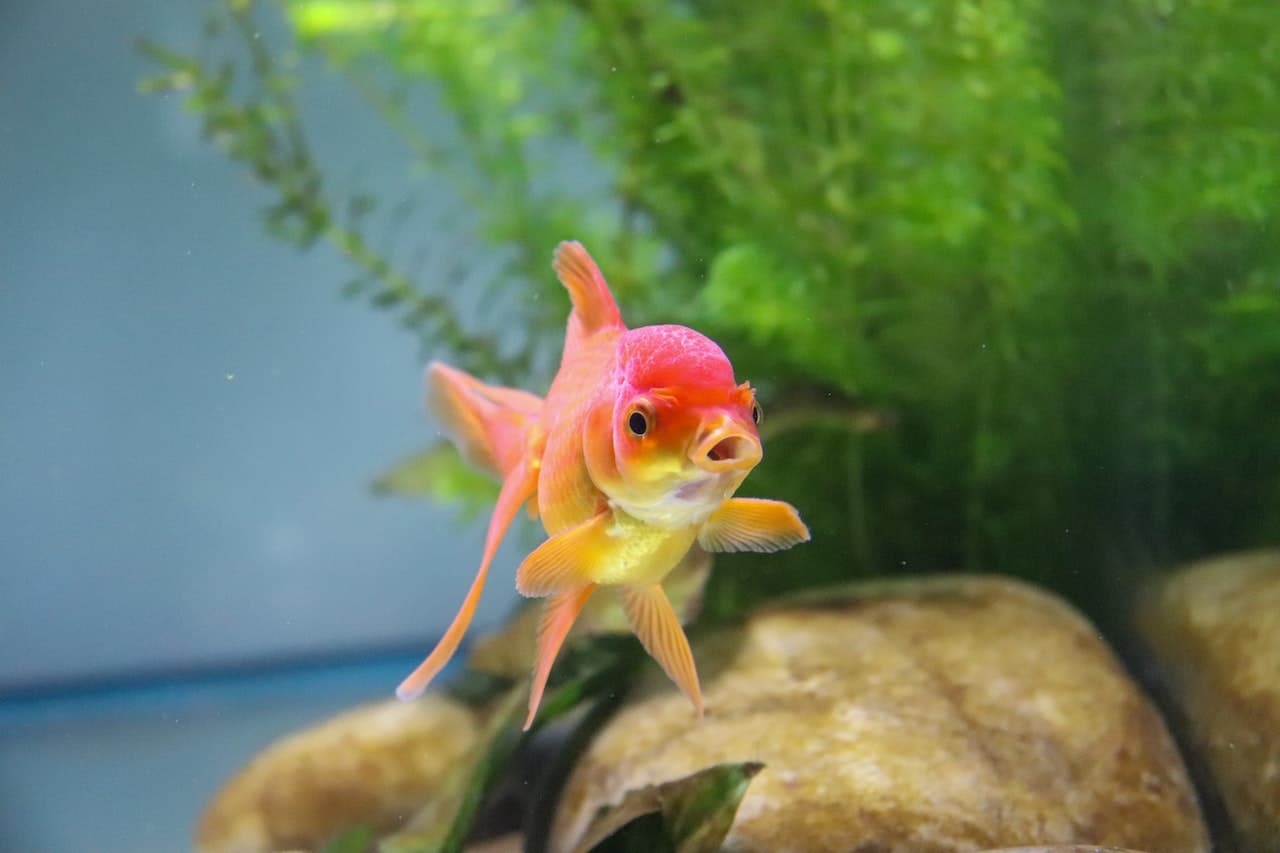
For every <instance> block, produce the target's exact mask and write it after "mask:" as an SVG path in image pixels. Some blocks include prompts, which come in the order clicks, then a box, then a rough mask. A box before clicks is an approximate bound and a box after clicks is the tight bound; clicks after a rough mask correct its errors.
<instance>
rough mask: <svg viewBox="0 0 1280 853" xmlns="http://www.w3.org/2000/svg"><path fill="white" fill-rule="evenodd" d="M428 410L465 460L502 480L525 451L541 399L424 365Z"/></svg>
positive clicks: (440, 366)
mask: <svg viewBox="0 0 1280 853" xmlns="http://www.w3.org/2000/svg"><path fill="white" fill-rule="evenodd" d="M426 391H427V409H428V411H430V413H431V414H432V415H434V416H435V417H436V418H437V419H438V420H439V421H440V425H441V426H442V427H443V428H444V431H445V434H446V435H448V436H449V439H450V440H451V441H452V442H453V443H454V444H455V445H456V446H457V448H458V450H459V452H461V453H462V456H463V458H464V459H466V460H467V461H468V462H469V463H471V464H472V465H474V466H476V467H477V468H479V469H481V470H483V471H485V472H487V473H489V474H492V475H493V476H495V477H499V478H505V477H506V476H507V474H508V473H509V472H510V471H512V470H513V469H514V468H515V467H516V465H517V464H519V462H520V460H521V459H523V458H524V456H525V455H526V453H527V452H528V450H529V436H530V431H531V430H532V429H533V428H534V426H535V425H536V424H537V422H538V421H539V419H540V418H541V413H542V398H541V397H539V396H537V395H536V394H530V393H529V392H528V391H521V390H520V389H518V388H503V387H499V386H496V385H486V384H485V383H483V382H481V381H480V380H479V379H476V378H475V377H474V376H472V375H470V374H469V373H464V372H463V371H461V370H458V369H457V368H455V367H450V366H449V365H447V364H444V363H442V362H439V361H433V362H431V364H429V365H427V371H426Z"/></svg>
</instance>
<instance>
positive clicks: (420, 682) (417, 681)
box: [396, 462, 538, 699]
mask: <svg viewBox="0 0 1280 853" xmlns="http://www.w3.org/2000/svg"><path fill="white" fill-rule="evenodd" d="M537 487H538V476H537V471H536V470H535V469H534V468H533V467H532V466H530V465H529V464H528V463H527V462H521V463H520V464H518V465H517V466H516V467H515V469H514V470H512V471H511V473H510V474H509V475H507V479H506V481H505V482H504V483H503V484H502V492H501V493H499V495H498V502H497V503H496V504H495V505H494V507H493V515H492V516H491V517H490V518H489V532H488V533H487V534H486V535H485V540H484V555H483V557H481V559H480V570H479V571H477V572H476V578H475V580H473V581H472V582H471V589H469V590H468V591H467V597H466V598H465V599H463V602H462V607H461V609H459V610H458V615H457V616H455V617H453V623H452V624H450V625H449V628H448V630H446V631H445V632H444V636H443V637H441V638H440V642H439V643H437V644H436V647H435V649H433V650H432V652H431V654H430V655H428V656H427V659H426V660H424V661H423V662H422V663H421V664H419V665H418V668H417V669H415V670H414V671H413V672H412V673H410V674H409V677H408V678H406V679H405V680H404V681H402V682H400V686H399V687H397V688H396V695H397V696H399V697H400V698H401V699H413V698H414V697H416V696H418V695H419V694H421V693H422V691H423V690H426V689H427V685H428V684H429V683H430V682H431V679H433V678H435V677H436V675H437V674H438V673H439V672H440V670H442V669H444V666H445V664H447V663H448V662H449V659H450V658H451V657H453V653H454V652H456V651H457V650H458V644H459V643H460V642H462V636H463V635H464V634H465V633H467V628H468V627H469V626H470V625H471V617H472V616H474V615H475V612H476V605H477V604H478V603H479V602H480V594H481V593H482V592H483V591H484V582H485V578H486V577H487V576H488V574H489V564H490V563H492V562H493V555H494V553H496V552H497V550H498V544H499V543H501V542H502V537H503V536H504V535H505V534H506V532H507V528H508V527H510V526H511V519H513V518H514V517H515V515H516V513H517V512H519V511H520V507H521V506H522V505H523V504H524V502H525V501H527V500H528V499H529V496H530V495H532V494H533V492H534V490H535V489H537Z"/></svg>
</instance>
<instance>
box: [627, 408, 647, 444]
mask: <svg viewBox="0 0 1280 853" xmlns="http://www.w3.org/2000/svg"><path fill="white" fill-rule="evenodd" d="M652 428H653V413H652V412H650V411H647V410H646V409H645V408H643V407H641V406H637V407H635V408H634V409H632V410H631V414H629V415H627V430H628V431H629V432H630V433H631V434H632V435H633V436H635V437H636V438H644V437H645V436H646V435H648V433H649V430H650V429H652Z"/></svg>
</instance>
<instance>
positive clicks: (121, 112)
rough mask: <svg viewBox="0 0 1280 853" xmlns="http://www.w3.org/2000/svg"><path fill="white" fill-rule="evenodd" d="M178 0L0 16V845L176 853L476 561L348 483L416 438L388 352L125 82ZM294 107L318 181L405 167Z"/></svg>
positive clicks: (186, 33) (400, 645)
mask: <svg viewBox="0 0 1280 853" xmlns="http://www.w3.org/2000/svg"><path fill="white" fill-rule="evenodd" d="M200 15H201V10H200V7H199V6H198V5H195V4H172V3H168V2H161V1H160V0H149V2H120V0H112V2H101V3H96V4H90V5H86V4H82V3H80V4H78V3H74V2H70V0H56V1H55V2H41V3H26V4H16V3H8V4H0V803H2V804H3V805H0V850H24V851H42V850H50V851H62V850H87V849H93V850H97V851H112V850H121V851H124V850H128V851H134V853H137V852H138V851H147V850H157V851H160V850H164V851H172V850H178V849H185V848H186V847H187V846H188V844H189V842H188V841H187V838H188V832H189V828H190V826H191V825H192V823H193V821H194V820H195V817H196V814H197V813H198V810H199V808H200V806H201V804H202V803H203V801H204V800H205V799H206V798H207V797H208V796H209V795H210V794H211V793H212V791H213V790H214V789H215V788H216V786H217V785H218V784H219V783H220V782H221V781H222V780H223V778H225V775H226V774H227V773H229V772H230V771H231V770H232V769H233V768H235V767H237V766H238V765H239V764H241V763H242V762H243V761H244V760H245V759H246V758H247V757H249V756H250V755H251V754H252V753H253V752H254V751H255V750H256V749H257V748H259V747H260V746H262V745H263V744H265V743H266V742H267V741H269V740H270V739H271V738H273V737H275V736H277V735H279V734H282V733H284V732H287V731H288V730H289V729H291V728H293V727H296V726H298V725H300V724H302V723H304V722H306V721H309V720H313V719H317V718H320V717H323V716H325V715H327V714H329V713H332V712H333V711H335V710H338V709H340V708H342V707H345V706H347V705H350V704H351V703H352V702H355V701H357V700H359V699H363V698H381V697H386V696H389V695H390V693H391V690H392V689H393V688H394V685H395V683H396V681H397V680H398V678H399V676H400V675H402V674H403V672H404V667H407V666H409V665H411V664H412V663H414V662H415V659H416V658H417V657H418V656H420V655H421V654H423V653H425V652H426V651H427V650H428V649H429V647H430V644H431V641H432V640H433V639H434V637H435V636H437V635H438V633H439V631H440V630H441V629H442V627H443V625H444V624H445V623H446V622H447V620H448V619H449V618H450V617H451V616H452V614H453V612H454V611H455V609H456V607H457V606H458V604H459V602H460V601H461V599H462V596H463V594H464V592H465V589H466V587H467V585H468V584H469V583H470V580H471V576H472V573H473V571H474V568H475V563H476V560H477V559H478V556H479V549H480V540H481V534H482V530H481V526H482V524H483V520H481V521H480V522H477V523H474V524H471V525H459V524H458V523H457V521H456V519H455V518H454V517H453V515H452V514H451V513H450V512H449V511H448V510H445V509H440V508H436V507H432V506H430V505H428V504H425V503H415V502H412V501H406V500H395V499H379V498H375V497H374V496H372V495H371V494H370V492H369V490H368V483H369V481H370V479H371V478H372V477H373V476H374V475H376V474H377V473H379V472H380V471H381V470H383V469H384V468H386V467H387V466H389V465H390V464H392V463H394V462H395V461H397V460H398V459H400V458H402V457H404V456H406V455H407V454H409V453H411V452H413V451H414V450H416V449H418V448H420V447H422V446H424V445H426V444H428V443H429V442H431V441H433V440H434V439H435V437H436V433H435V430H434V429H433V428H432V426H431V425H430V423H429V422H428V420H427V419H426V417H425V416H424V414H423V412H422V407H421V400H420V389H419V383H420V371H421V363H422V353H420V352H419V349H418V343H417V341H416V340H415V339H414V338H413V337H412V336H410V335H409V334H408V333H406V332H403V331H401V330H400V329H399V328H398V327H397V326H396V325H395V323H393V322H392V321H391V319H390V318H389V317H387V316H385V315H383V314H379V313H377V312H375V311H373V310H372V309H369V308H366V307H365V306H364V305H362V304H360V303H358V302H353V301H348V300H343V299H340V298H338V295H337V293H338V290H339V288H340V285H341V283H342V282H343V281H344V280H345V279H346V278H347V277H349V274H350V270H349V269H348V267H347V266H346V265H345V263H344V262H343V261H342V260H341V258H339V257H337V255H336V253H332V252H329V251H327V250H320V251H317V252H314V253H311V254H306V255H303V254H300V253H298V252H297V251H295V250H292V249H290V248H288V247H285V246H282V245H280V244H277V243H274V242H272V241H270V240H268V239H267V238H266V237H265V236H264V231H263V228H262V226H261V221H260V219H259V217H258V215H257V210H258V208H259V207H260V205H261V204H263V203H264V202H266V201H267V200H268V197H267V196H266V194H265V193H264V192H263V191H262V190H261V189H259V188H256V187H254V186H253V185H252V184H251V183H250V182H249V181H248V179H247V178H246V176H245V175H244V173H243V171H242V170H240V169H239V168H238V167H237V166H235V165H233V164H231V163H229V162H228V161H227V160H226V159H225V158H224V157H223V156H222V155H221V154H219V153H217V152H216V151H214V150H213V149H211V148H210V147H209V146H208V145H206V144H205V143H204V142H203V141H202V140H201V139H200V138H199V133H198V124H197V121H196V119H195V118H194V117H192V116H191V115H190V114H188V113H186V112H184V111H183V110H182V109H181V105H180V100H179V99H178V98H176V97H170V98H157V97H143V96H141V95H138V94H137V92H136V86H137V82H138V80H139V79H140V78H141V77H142V76H143V75H144V74H146V73H149V72H152V71H155V70H156V69H155V68H153V67H151V66H150V65H149V64H148V63H147V62H146V61H145V60H144V59H143V58H141V57H140V56H139V55H138V54H137V53H136V52H135V51H134V49H133V42H134V39H135V38H136V37H138V36H139V35H148V36H151V37H153V38H156V39H158V40H159V41H161V42H162V43H166V44H170V45H176V46H179V47H182V46H187V47H194V46H195V44H196V40H197V39H198V36H199V27H200V23H201V17H200ZM303 107H304V111H305V114H306V115H307V117H308V120H309V122H310V127H311V129H312V131H313V133H314V137H315V138H316V140H318V142H319V144H320V145H322V147H323V150H322V151H321V153H322V155H323V157H324V160H325V162H326V163H327V164H335V168H336V169H338V170H339V171H341V169H342V168H344V164H350V167H351V169H359V170H362V171H361V172H360V176H361V178H362V180H364V181H366V182H367V183H370V184H371V185H373V186H374V187H375V188H376V187H378V186H394V185H396V184H397V183H398V182H403V180H404V175H403V164H404V158H403V156H401V153H400V152H399V151H398V149H396V147H395V143H394V141H393V140H390V139H385V138H376V137H371V136H367V135H364V134H363V131H362V134H361V135H357V134H352V133H350V132H349V130H348V129H349V128H350V127H353V126H360V127H362V128H368V127H374V126H375V125H373V124H371V123H368V122H364V121H363V119H364V118H365V116H364V110H365V107H364V106H363V105H362V104H361V103H360V102H359V101H358V99H357V98H355V97H354V96H353V95H352V94H351V93H350V92H349V91H348V90H347V89H346V87H345V86H344V84H343V83H342V81H341V80H339V79H337V78H336V77H333V76H325V75H321V76H320V80H319V84H318V85H317V86H314V87H312V88H311V89H309V90H307V91H306V92H305V93H304V95H303ZM357 123H358V124H357ZM380 164H383V165H380ZM379 170H381V171H379ZM433 204H434V205H435V211H434V215H435V216H436V217H446V218H449V217H451V216H452V211H451V209H450V204H451V202H450V199H449V196H448V195H447V194H437V195H435V196H433V197H432V200H429V201H428V202H427V206H428V208H430V207H431V205H433ZM432 215H433V214H432V210H430V209H428V210H427V211H426V216H427V218H431V217H432ZM428 239H429V235H428ZM440 239H446V238H445V237H443V236H442V237H441V238H440ZM447 239H449V240H455V241H456V240H458V239H459V236H458V234H457V232H456V230H455V231H454V232H452V233H450V234H449V235H448V237H447ZM455 248H456V246H455ZM455 284H457V283H455ZM461 284H462V286H463V287H464V289H465V286H466V283H465V282H463V283H461ZM546 286H547V287H551V286H553V285H552V283H551V279H550V277H548V281H547V282H546ZM465 295H466V294H465V293H464V297H465ZM529 535H530V534H529V532H528V529H527V528H526V530H525V532H524V542H523V544H527V542H528V537H529ZM514 538H515V541H514V542H510V541H509V543H508V545H507V547H506V548H505V549H504V552H503V553H502V554H501V555H500V557H499V562H498V567H499V568H498V570H497V571H496V572H495V574H494V581H493V582H492V583H491V586H490V589H489V590H488V593H487V595H486V597H485V601H484V603H483V605H482V608H481V615H480V623H481V624H484V623H491V622H493V621H494V620H495V619H496V618H498V616H499V615H500V614H501V613H502V612H503V611H504V610H505V609H506V608H507V607H508V606H509V605H510V604H511V602H512V601H513V600H514V598H515V594H514V592H513V590H512V588H511V585H510V583H508V582H506V581H507V578H508V576H509V573H504V571H503V570H502V567H503V566H508V567H509V566H510V565H511V564H512V561H513V559H514V556H515V551H514V549H515V548H518V547H520V545H521V544H522V542H521V537H520V536H519V535H517V536H516V537H514ZM298 661H307V662H308V663H307V664H306V665H299V664H298ZM326 661H331V663H326Z"/></svg>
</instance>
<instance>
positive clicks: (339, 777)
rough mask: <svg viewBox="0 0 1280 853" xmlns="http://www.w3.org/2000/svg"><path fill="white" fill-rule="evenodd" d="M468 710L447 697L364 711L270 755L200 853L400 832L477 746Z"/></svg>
mask: <svg viewBox="0 0 1280 853" xmlns="http://www.w3.org/2000/svg"><path fill="white" fill-rule="evenodd" d="M478 731H479V727H478V723H477V720H476V719H475V717H474V716H473V714H472V712H471V711H470V710H469V709H468V708H467V707H466V706H465V705H462V704H461V703H458V702H456V701H454V700H451V699H448V698H446V697H444V696H439V695H434V694H431V695H427V696H425V697H423V698H422V699H420V700H417V701H415V702H399V701H396V700H392V701H389V702H380V703H377V704H373V705H367V706H365V707H361V708H357V709H355V710H352V711H349V712H347V713H344V714H341V715H339V716H337V717H334V718H333V719H331V720H328V721H326V722H324V723H321V724H320V725H318V726H316V727H314V728H311V729H307V730H305V731H302V732H300V733H298V734H295V735H291V736H289V737H287V738H284V739H283V740H281V741H278V742H277V743H275V744H273V745H272V746H270V747H268V748H267V749H266V750H264V751H263V752H262V753H260V754H259V755H258V756H257V757H256V758H255V759H254V760H253V761H252V762H251V763H250V764H249V765H248V766H247V767H245V768H244V769H243V770H242V771H240V773H239V774H238V775H237V776H235V777H234V778H233V779H231V781H230V782H228V783H227V784H226V785H225V786H224V787H223V788H222V790H221V791H219V792H218V794H217V795H216V796H215V797H214V799H213V800H212V802H210V804H209V806H208V807H207V808H206V810H205V813H204V815H203V817H202V818H201V820H200V824H199V827H198V829H197V831H196V849H197V850H198V851H200V853H265V851H272V850H284V849H290V848H301V849H308V850H310V849H315V848H316V847H317V846H318V845H320V844H322V843H323V842H324V841H325V840H326V839H328V838H329V837H331V836H332V835H333V834H334V833H336V832H338V831H339V830H341V829H343V828H345V827H347V826H350V825H351V824H355V823H365V824H367V825H369V826H372V827H374V828H376V829H378V830H391V829H394V828H395V827H397V826H399V825H400V824H402V823H403V822H404V821H406V820H408V819H409V818H410V817H411V816H412V815H413V814H414V812H416V811H417V810H418V809H419V808H420V807H421V806H422V804H423V803H424V802H425V801H426V800H427V799H428V798H429V797H430V795H431V794H432V793H433V792H434V791H435V790H436V789H437V788H438V787H439V785H440V784H441V782H442V781H443V779H444V778H445V775H446V773H447V772H448V771H449V769H450V768H451V766H452V765H453V764H455V763H456V762H457V761H458V760H459V759H460V758H462V757H463V756H464V755H465V754H466V753H467V751H468V750H470V749H471V747H472V745H473V744H474V743H475V742H476V738H477V736H478Z"/></svg>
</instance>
